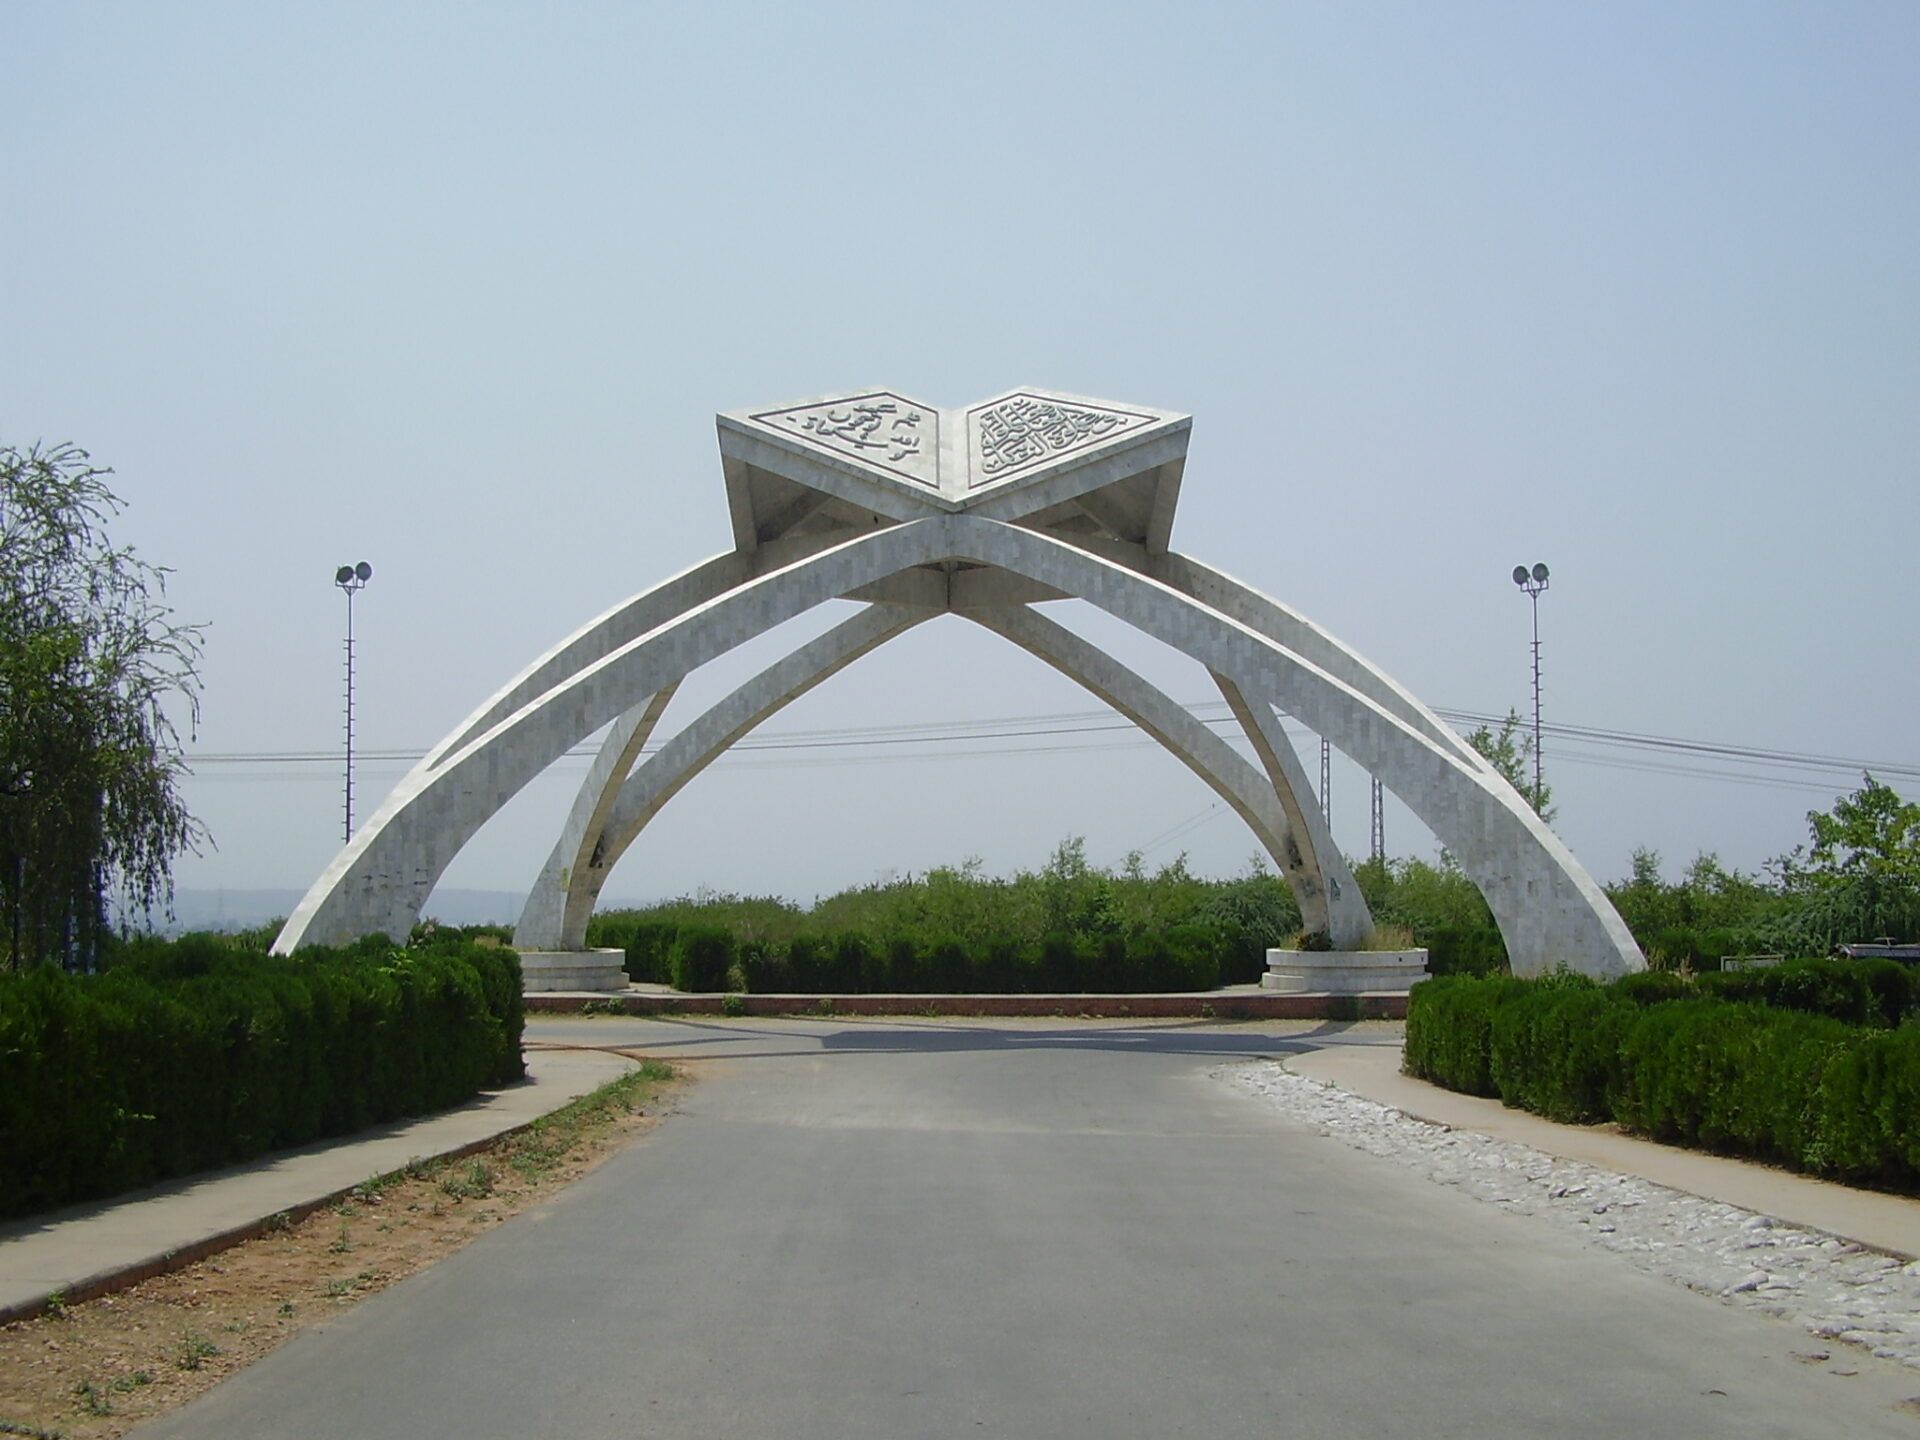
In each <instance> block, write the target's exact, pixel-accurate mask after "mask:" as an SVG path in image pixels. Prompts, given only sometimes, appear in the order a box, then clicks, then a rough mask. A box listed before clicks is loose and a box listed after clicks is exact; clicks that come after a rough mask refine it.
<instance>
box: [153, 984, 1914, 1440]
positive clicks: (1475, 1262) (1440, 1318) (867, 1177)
mask: <svg viewBox="0 0 1920 1440" xmlns="http://www.w3.org/2000/svg"><path fill="white" fill-rule="evenodd" d="M529 1034H530V1038H537V1039H568V1038H578V1039H584V1040H586V1041H588V1042H589V1043H613V1042H616V1041H618V1042H624V1043H639V1044H642V1045H645V1046H648V1047H649V1048H652V1049H653V1050H655V1051H656V1052H657V1053H662V1054H668V1053H671V1054H679V1055H687V1056H700V1057H704V1061H705V1063H703V1064H702V1065H701V1066H700V1067H699V1070H700V1078H699V1081H698V1083H697V1084H696V1085H695V1086H693V1087H692V1088H691V1089H690V1090H689V1091H688V1092H687V1094H686V1096H685V1099H684V1101H683V1102H682V1105H681V1108H680V1113H678V1114H676V1115H674V1116H672V1117H670V1118H669V1119H667V1120H666V1121H665V1122H664V1123H663V1124H662V1125H661V1126H660V1127H659V1128H658V1129H657V1130H656V1131H654V1132H653V1134H652V1135H651V1136H649V1137H648V1138H647V1139H645V1140H643V1141H642V1142H641V1143H639V1144H637V1145H635V1146H633V1147H631V1148H630V1149H628V1150H627V1151H625V1152H623V1153H622V1154H621V1155H619V1156H617V1157H615V1158H614V1159H613V1160H611V1161H609V1162H608V1163H607V1164H605V1165H604V1166H602V1167H601V1168H600V1169H599V1170H597V1171H596V1172H594V1173H593V1174H592V1175H591V1176H589V1177H588V1178H587V1179H586V1180H584V1181H582V1182H581V1183H579V1184H578V1185H575V1186H574V1187H572V1188H571V1189H570V1190H568V1191H567V1192H565V1193H564V1194H563V1195H562V1196H561V1197H559V1198H558V1199H557V1200H556V1201H555V1202H554V1203H552V1204H551V1205H549V1206H547V1207H546V1208H544V1209H542V1210H539V1211H536V1212H533V1213H530V1214H528V1215H525V1216H522V1217H520V1218H519V1219H517V1220H515V1221H512V1222H510V1223H508V1224H507V1225H504V1226H502V1227H501V1228H500V1229H499V1230H497V1231H494V1232H492V1233H491V1234H489V1235H487V1236H486V1237H484V1238H483V1239H481V1240H479V1241H478V1242H476V1243H475V1244H473V1245H472V1246H470V1247H468V1248H467V1249H466V1250H464V1251H462V1252H461V1253H460V1254H458V1255H456V1256H455V1257H453V1258H452V1259H450V1260H448V1261H447V1262H445V1263H444V1264H442V1265H440V1266H439V1267H437V1268H436V1269H434V1270H432V1271H430V1272H428V1273H426V1274H424V1275H421V1276H419V1277H417V1278H415V1279H413V1280H409V1281H407V1282H406V1283H404V1284H402V1285H399V1286H396V1287H394V1288H393V1289H392V1290H389V1291H387V1292H385V1293H383V1294H381V1295H378V1296H376V1297H374V1298H373V1299H371V1300H369V1301H368V1302H366V1303H365V1304H363V1305H361V1306H359V1307H357V1308H355V1309H354V1310H352V1311H350V1312H347V1313H346V1314H344V1315H343V1316H342V1317H341V1318H339V1319H338V1320H335V1321H330V1322H328V1323H326V1324H325V1325H323V1326H320V1327H316V1328H315V1329H313V1330H311V1331H308V1332H307V1333H306V1334H304V1335H302V1336H301V1337H300V1338H298V1339H296V1340H295V1341H293V1342H292V1343H291V1344H289V1345H288V1346H287V1347H286V1348H284V1349H283V1350H281V1351H280V1352H278V1353H277V1354H275V1355H274V1356H272V1357H270V1358H269V1359H268V1360H266V1361H265V1362H263V1363H261V1364H260V1365H258V1366H255V1367H254V1368H253V1369H252V1370H250V1371H247V1372H246V1373H244V1374H242V1375H240V1376H238V1377H236V1378H235V1379H233V1380H231V1381H229V1382H228V1383H227V1384H225V1385H223V1386H221V1387H220V1388H218V1389H217V1390H214V1391H212V1392H210V1393H209V1394H208V1395H206V1396H204V1397H203V1398H202V1399H201V1400H200V1401H198V1402H196V1403H195V1404H194V1405H192V1406H190V1407H188V1408H187V1409H185V1410H183V1411H181V1412H179V1413H177V1414H176V1415H174V1416H172V1417H170V1418H169V1419H167V1420H164V1421H161V1422H158V1423H156V1424H154V1425H151V1426H148V1427H145V1428H143V1429H142V1430H140V1431H139V1432H138V1434H139V1435H140V1436H141V1437H143V1440H159V1437H162V1436H193V1437H198V1440H207V1437H212V1440H222V1437H233V1440H242V1437H244V1440H272V1437H301V1440H320V1437H333V1436H339V1437H343V1440H345V1437H351V1440H378V1437H386V1436H407V1437H419V1436H439V1435H447V1436H476V1437H505V1436H513V1437H522V1436H524V1437H547V1436H567V1437H578V1440H603V1437H605V1440H612V1437H620V1440H630V1437H654V1436H660V1437H699V1440H759V1437H768V1440H772V1437H778V1440H859V1437H884V1440H904V1437H919V1436H929V1437H931V1436H962V1435H1002V1436H1012V1437H1023V1440H1025V1437H1102V1440H1105V1437H1116V1436H1142V1437H1148V1436H1151V1437H1161V1436H1178V1435H1196V1436H1208V1437H1216V1440H1228V1437H1241V1436H1259V1437H1262V1440H1271V1437H1277V1436H1285V1437H1302V1440H1309V1437H1310V1440H1319V1437H1356V1440H1358V1437H1366V1440H1388V1437H1401V1436H1405V1437H1416V1436H1417V1437H1420V1440H1435V1437H1448V1436H1460V1437H1473V1440H1497V1437H1508V1436H1512V1437H1528V1440H1533V1437H1542V1436H1553V1437H1588V1436H1592V1437H1600V1436H1606V1437H1618V1436H1634V1437H1650V1440H1657V1437H1669V1436H1671V1437H1687V1440H1694V1437H1715V1436H1728V1437H1736V1436H1737V1437H1739V1440H1758V1437H1768V1436H1781V1437H1795V1440H1808V1437H1827V1436H1834V1435H1846V1436H1848V1437H1849V1440H1855V1437H1869V1436H1882V1435H1886V1436H1896V1435H1897V1436H1906V1437H1920V1416H1915V1415H1913V1414H1911V1413H1908V1412H1905V1411H1901V1410H1897V1409H1896V1408H1895V1405H1896V1403H1897V1402H1899V1401H1900V1400H1902V1399H1904V1398H1905V1397H1907V1396H1912V1395H1920V1375H1915V1374H1913V1372H1910V1371H1900V1370H1897V1369H1895V1368H1894V1367H1891V1366H1884V1365H1876V1364H1875V1363H1874V1362H1871V1361H1867V1360H1863V1361H1861V1362H1859V1365H1858V1368H1859V1371H1860V1373H1859V1374H1858V1375H1856V1376H1854V1377H1851V1378H1843V1377H1840V1376H1835V1375H1832V1374H1830V1373H1828V1372H1827V1370H1826V1369H1825V1368H1822V1367H1817V1366H1808V1365H1804V1364H1800V1363H1797V1362H1795V1361H1794V1360H1793V1359H1792V1358H1791V1353H1790V1352H1791V1351H1792V1350H1794V1349H1796V1348H1798V1349H1800V1350H1803V1351H1805V1350H1810V1349H1813V1348H1814V1346H1813V1344H1812V1343H1811V1342H1810V1340H1809V1339H1808V1337H1806V1336H1804V1335H1801V1334H1799V1333H1798V1332H1796V1331H1794V1330H1793V1329H1791V1328H1789V1327H1787V1326H1785V1325H1781V1324H1778V1323H1774V1322H1769V1321H1766V1320H1764V1319H1760V1318H1757V1317H1754V1316H1752V1315H1750V1314H1747V1313H1743V1312H1740V1311H1736V1310H1734V1309H1731V1308H1729V1307H1727V1306H1724V1305H1721V1304H1719V1303H1718V1302H1716V1301H1713V1300H1711V1299H1707V1298H1704V1297H1701V1296H1696V1295H1692V1294H1689V1293H1687V1292H1685V1291H1682V1290H1679V1289H1677V1288H1676V1287H1674V1286H1671V1285H1669V1284H1667V1283H1665V1282H1663V1281H1658V1280H1655V1279H1652V1278H1650V1277H1646V1276H1643V1275H1641V1274H1639V1273H1638V1272H1636V1271H1634V1270H1632V1269H1630V1268H1629V1267H1627V1266H1626V1265H1625V1264H1624V1263H1623V1262H1622V1261H1621V1260H1619V1259H1618V1258H1616V1257H1612V1256H1609V1255H1606V1254H1603V1253H1599V1252H1590V1251H1587V1250H1584V1249H1582V1248H1581V1247H1580V1246H1579V1244H1578V1243H1577V1241H1574V1240H1573V1239H1571V1238H1570V1237H1565V1236H1563V1235H1561V1234H1560V1233H1559V1232H1557V1231H1554V1230H1551V1229H1549V1228H1548V1227H1545V1226H1543V1225H1538V1224H1536V1223H1534V1222H1532V1221H1530V1220H1527V1219H1525V1218H1523V1217H1511V1216H1507V1215H1504V1214H1502V1213H1500V1212H1499V1211H1498V1210H1497V1209H1496V1208H1495V1207H1492V1206H1489V1205H1486V1204H1483V1203H1481V1202H1478V1201H1475V1200H1471V1199H1468V1198H1465V1197H1463V1196H1461V1195H1458V1194H1457V1193H1455V1192H1453V1191H1452V1190H1449V1189H1446V1188H1444V1187H1441V1186H1437V1185H1434V1184H1431V1183H1429V1182H1427V1181H1425V1180H1423V1179H1420V1178H1418V1177H1417V1176H1416V1175H1414V1174H1413V1172H1411V1171H1410V1170H1408V1169H1405V1168H1403V1167H1401V1166H1398V1165H1396V1164H1394V1163H1393V1162H1391V1161H1388V1160H1381V1159H1376V1158H1373V1157H1370V1156H1367V1155H1364V1154H1361V1153H1360V1152H1358V1151H1355V1150H1352V1149H1349V1148H1347V1147H1346V1146H1344V1145H1342V1144H1340V1143H1338V1142H1336V1141H1333V1140H1330V1139H1325V1138H1321V1137H1318V1136H1315V1135H1313V1134H1310V1133H1308V1132H1306V1131H1305V1130H1303V1129H1302V1128H1300V1127H1298V1126H1296V1125H1293V1124H1291V1123H1290V1122H1288V1121H1286V1120H1284V1119H1282V1118H1280V1117H1278V1116H1276V1115H1275V1114H1274V1113H1272V1112H1271V1111H1269V1110H1267V1109H1266V1108H1264V1107H1263V1106H1262V1105H1261V1104H1260V1103H1259V1102H1257V1101H1256V1100H1254V1099H1252V1098H1250V1097H1248V1096H1246V1095H1244V1094H1242V1093H1239V1092H1236V1091H1232V1090H1229V1089H1228V1088H1227V1087H1225V1086H1222V1085H1220V1084H1218V1083H1217V1082H1215V1081H1211V1080H1209V1079H1208V1078H1206V1077H1207V1072H1208V1071H1209V1070H1210V1069H1212V1068H1214V1067H1216V1066H1218V1065H1220V1064H1222V1063H1226V1062H1229V1061H1231V1060H1232V1059H1233V1058H1235V1057H1237V1056H1241V1055H1248V1054H1261V1053H1277V1052H1279V1051H1282V1050H1286V1049H1292V1048H1299V1047H1300V1046H1301V1045H1312V1044H1320V1043H1355V1042H1357V1043H1394V1044H1397V1035H1396V1034H1395V1033H1394V1032H1393V1031H1392V1030H1391V1029H1388V1028H1386V1027H1352V1028H1342V1027H1328V1028H1322V1029H1315V1028H1314V1027H1311V1026H1300V1025H1295V1026H1283V1025H1245V1026H1211V1025H1206V1024H1198V1023H1194V1022H1170V1023H1155V1024H1150V1025H1148V1024H1143V1025H1139V1026H1127V1025H1121V1024H1095V1025H1085V1026H1081V1025H1073V1024H1068V1023H1064V1022H1018V1021H999V1022H991V1023H988V1022H955V1021H949V1020H920V1021H830V1020H829V1021H747V1020H741V1021H712V1022H690V1021H678V1022H673V1021H646V1020H590V1021H562V1020H551V1021H540V1022H537V1023H536V1024H534V1025H532V1026H530V1029H529Z"/></svg>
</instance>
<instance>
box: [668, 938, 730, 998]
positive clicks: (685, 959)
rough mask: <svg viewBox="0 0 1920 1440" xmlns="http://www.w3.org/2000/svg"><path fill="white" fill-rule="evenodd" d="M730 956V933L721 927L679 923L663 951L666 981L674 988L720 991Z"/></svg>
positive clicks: (725, 984) (723, 983)
mask: <svg viewBox="0 0 1920 1440" xmlns="http://www.w3.org/2000/svg"><path fill="white" fill-rule="evenodd" d="M733 955H734V940H733V932H732V931H731V930H728V929H726V928H725V927H724V926H720V925H684V926H681V927H680V928H679V930H678V932H677V933H676V934H675V935H674V937H673V948H672V949H671V950H669V951H668V952H667V983H668V984H670V985H672V986H673V988H674V989H676V990H695V991H701V992H711V991H715V990H724V989H726V988H727V971H728V970H729V969H731V968H732V966H733Z"/></svg>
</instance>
